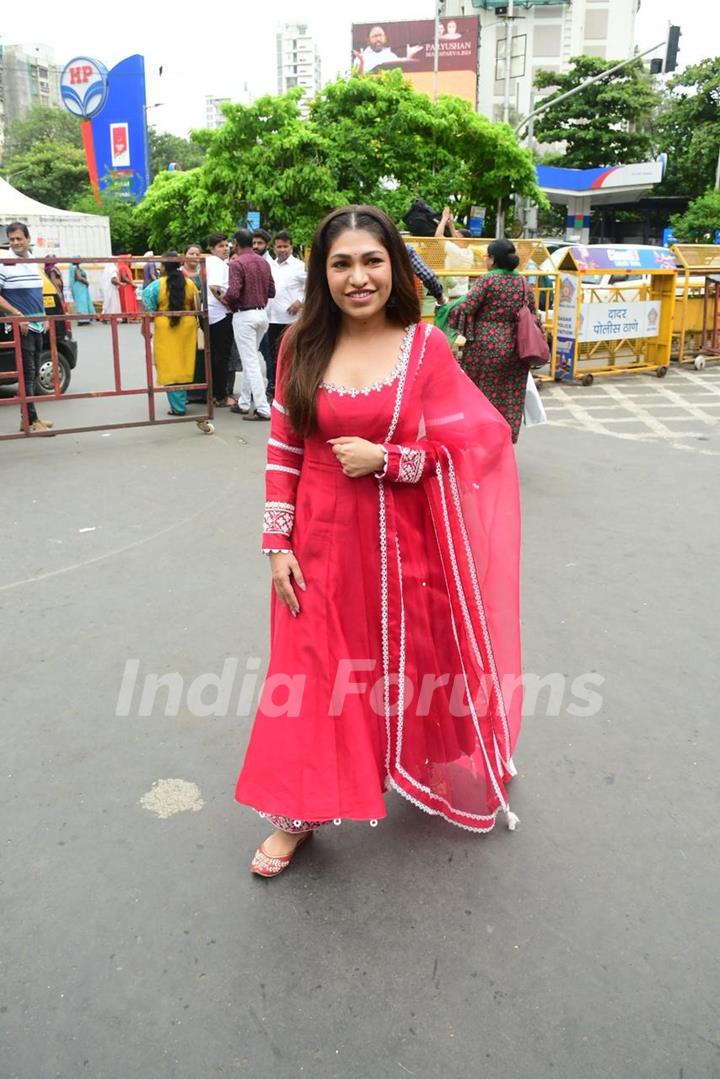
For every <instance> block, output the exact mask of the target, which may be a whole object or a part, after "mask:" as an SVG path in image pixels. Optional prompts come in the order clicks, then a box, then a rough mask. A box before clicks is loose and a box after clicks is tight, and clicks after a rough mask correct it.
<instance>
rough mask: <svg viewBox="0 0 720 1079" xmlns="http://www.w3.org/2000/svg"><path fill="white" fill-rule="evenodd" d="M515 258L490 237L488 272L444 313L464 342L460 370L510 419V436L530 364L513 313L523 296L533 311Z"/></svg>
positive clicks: (506, 243) (506, 244)
mask: <svg viewBox="0 0 720 1079" xmlns="http://www.w3.org/2000/svg"><path fill="white" fill-rule="evenodd" d="M519 261H520V260H519V258H518V256H517V254H516V252H515V244H513V243H511V242H510V240H493V242H492V243H491V244H489V246H488V249H487V255H486V256H485V263H486V265H487V269H488V272H487V273H486V274H484V275H483V276H482V277H481V278H480V279H479V280H478V281H477V283H476V284H475V285H473V287H472V288H471V289H470V291H469V292H468V294H467V296H466V297H465V299H464V300H463V302H462V303H460V304H458V305H457V307H455V308H454V309H453V310H452V311H451V312H450V315H449V318H448V323H449V325H450V326H451V327H452V329H453V330H456V331H457V332H458V333H459V334H462V336H463V337H464V338H465V339H466V342H467V343H466V345H465V348H464V349H463V358H462V364H461V365H462V368H463V370H464V371H465V373H466V374H467V375H469V377H470V378H471V379H472V381H473V382H474V383H475V385H476V386H477V387H478V388H479V389H481V390H482V392H483V393H484V394H485V396H486V397H487V399H488V400H489V401H490V403H491V404H493V405H494V406H495V408H496V409H497V410H498V412H500V413H501V414H502V415H503V416H504V417H505V419H506V420H507V422H508V423H509V424H510V429H511V430H512V440H513V442H517V440H518V436H519V434H520V424H521V423H522V418H523V408H524V404H525V390H526V387H527V377H528V371H529V370H530V365H529V363H526V362H525V361H522V360H520V359H519V358H518V354H517V316H518V311H519V310H520V308H521V307H522V306H523V304H524V303H525V302H527V305H528V307H529V308H530V310H531V311H532V312H533V314H534V313H535V298H534V296H533V292H532V289H530V288H528V287H527V285H526V283H525V280H524V278H523V277H522V276H521V275H520V274H519V273H517V270H516V267H517V265H518V263H519ZM526 296H527V301H526Z"/></svg>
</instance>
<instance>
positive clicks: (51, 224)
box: [0, 179, 112, 259]
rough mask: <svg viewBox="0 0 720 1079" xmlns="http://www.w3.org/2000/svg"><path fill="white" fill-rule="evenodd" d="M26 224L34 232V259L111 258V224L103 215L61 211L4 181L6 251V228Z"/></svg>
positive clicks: (0, 242)
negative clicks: (9, 225)
mask: <svg viewBox="0 0 720 1079" xmlns="http://www.w3.org/2000/svg"><path fill="white" fill-rule="evenodd" d="M11 221H24V222H25V224H26V225H27V227H28V228H29V229H30V238H31V240H32V243H33V255H35V256H36V257H38V258H39V257H41V256H44V255H49V254H54V255H57V256H58V257H59V258H61V259H62V258H72V257H73V256H75V255H81V256H83V257H84V258H92V257H93V256H95V257H97V258H102V257H103V256H104V255H111V254H112V248H111V247H110V222H109V220H108V218H107V217H104V216H101V215H100V214H76V213H74V212H73V211H72V210H58V209H56V207H54V206H45V205H44V203H42V202H37V201H36V200H35V199H31V198H30V197H29V196H28V195H23V193H22V191H18V190H17V188H14V187H13V186H12V185H11V184H9V183H7V181H6V180H3V179H0V225H2V231H1V232H0V246H2V247H5V245H6V240H5V235H4V233H5V225H8V224H9V223H10V222H11Z"/></svg>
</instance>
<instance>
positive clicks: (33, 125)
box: [3, 105, 82, 168]
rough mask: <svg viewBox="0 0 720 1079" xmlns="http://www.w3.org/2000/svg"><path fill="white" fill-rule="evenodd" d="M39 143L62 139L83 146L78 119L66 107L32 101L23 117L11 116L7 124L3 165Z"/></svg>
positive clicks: (76, 145)
mask: <svg viewBox="0 0 720 1079" xmlns="http://www.w3.org/2000/svg"><path fill="white" fill-rule="evenodd" d="M39 143H50V144H52V145H55V144H57V143H62V144H66V145H68V146H75V147H77V148H78V149H82V135H81V134H80V121H79V120H78V119H77V118H76V117H74V116H71V115H70V113H69V112H66V111H65V109H50V108H47V107H46V106H44V105H33V107H32V108H31V109H30V110H29V111H28V112H27V113H26V114H25V116H24V118H23V119H22V120H13V122H12V123H11V124H10V126H9V129H8V133H7V137H6V139H5V151H4V159H3V164H4V167H5V168H8V166H9V165H10V164H11V163H12V161H13V160H14V158H16V157H18V156H20V155H22V154H26V153H28V152H29V151H31V150H34V149H35V148H36V147H37V146H38V144H39Z"/></svg>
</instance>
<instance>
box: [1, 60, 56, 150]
mask: <svg viewBox="0 0 720 1079" xmlns="http://www.w3.org/2000/svg"><path fill="white" fill-rule="evenodd" d="M33 105H44V106H46V107H48V108H60V68H59V67H58V66H57V64H55V62H54V58H53V56H52V54H51V53H50V51H49V50H48V49H47V48H46V47H45V46H43V45H37V46H34V45H2V44H0V159H1V158H2V152H3V147H4V142H5V136H6V134H7V130H8V127H9V125H10V124H11V123H12V122H13V120H22V119H23V117H24V116H26V115H27V113H28V111H29V110H30V109H31V108H32V107H33Z"/></svg>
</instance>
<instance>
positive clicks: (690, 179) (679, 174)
mask: <svg viewBox="0 0 720 1079" xmlns="http://www.w3.org/2000/svg"><path fill="white" fill-rule="evenodd" d="M668 91H669V92H668V94H667V95H666V97H665V99H664V102H663V108H662V110H661V112H660V115H659V118H658V133H659V145H660V149H661V150H664V151H665V152H666V153H667V155H668V168H667V173H666V176H665V179H664V180H663V184H662V188H661V191H662V193H663V194H667V195H688V196H689V197H691V198H696V197H697V196H698V195H701V194H702V193H703V191H705V190H706V189H707V188H708V187H711V186H712V184H713V183H714V180H715V167H716V164H717V158H718V151H720V57H715V58H714V59H711V60H703V62H702V63H701V64H692V65H691V66H690V67H687V68H685V70H684V71H683V72H682V73H681V74H680V75H677V76H675V78H673V79H671V81H670V83H669V86H668Z"/></svg>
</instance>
